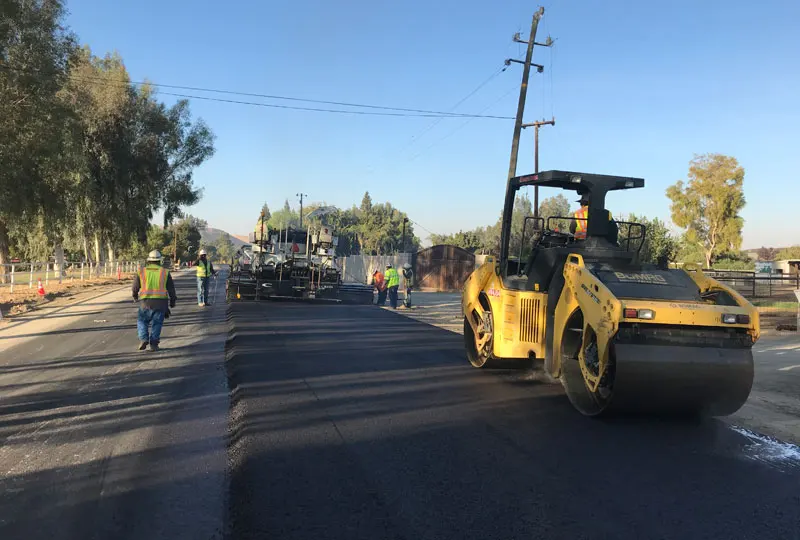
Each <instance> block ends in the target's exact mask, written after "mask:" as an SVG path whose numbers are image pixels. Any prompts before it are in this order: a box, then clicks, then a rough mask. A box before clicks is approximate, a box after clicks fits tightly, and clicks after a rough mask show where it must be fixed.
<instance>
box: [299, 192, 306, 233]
mask: <svg viewBox="0 0 800 540" xmlns="http://www.w3.org/2000/svg"><path fill="white" fill-rule="evenodd" d="M297 196H298V197H300V228H301V229H302V228H303V197H308V195H307V194H306V193H298V194H297Z"/></svg>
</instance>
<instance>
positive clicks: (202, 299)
mask: <svg viewBox="0 0 800 540" xmlns="http://www.w3.org/2000/svg"><path fill="white" fill-rule="evenodd" d="M199 255H200V258H199V259H198V260H197V262H196V263H195V266H196V267H197V305H198V306H201V307H202V306H210V305H211V303H210V302H209V301H208V278H210V277H211V276H216V275H217V271H216V270H214V265H213V264H211V261H209V260H208V256H207V255H206V250H204V249H201V250H200V253H199Z"/></svg>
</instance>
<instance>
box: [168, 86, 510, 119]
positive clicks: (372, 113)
mask: <svg viewBox="0 0 800 540" xmlns="http://www.w3.org/2000/svg"><path fill="white" fill-rule="evenodd" d="M159 94H161V95H165V96H174V97H181V98H186V99H200V100H204V101H217V102H221V103H235V104H238V105H252V106H256V107H268V108H273V109H289V110H294V111H312V112H327V113H339V114H356V115H361V116H404V117H415V118H468V119H470V120H474V119H476V118H483V119H496V120H513V119H512V118H511V117H508V116H487V115H479V114H476V115H464V116H451V115H443V114H441V113H430V114H428V113H403V112H379V111H348V110H344V109H322V108H318V107H298V106H294V105H278V104H277V103H258V102H256V101H241V100H238V99H225V98H218V97H211V96H194V95H189V94H178V93H174V92H159Z"/></svg>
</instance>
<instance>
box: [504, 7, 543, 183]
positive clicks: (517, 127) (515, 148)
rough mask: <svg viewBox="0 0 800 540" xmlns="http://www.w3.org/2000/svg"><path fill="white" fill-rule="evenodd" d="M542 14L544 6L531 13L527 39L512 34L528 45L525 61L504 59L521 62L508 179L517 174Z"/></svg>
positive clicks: (509, 62) (539, 68)
mask: <svg viewBox="0 0 800 540" xmlns="http://www.w3.org/2000/svg"><path fill="white" fill-rule="evenodd" d="M542 15H544V6H542V7H540V8H539V10H538V11H537V12H536V13H534V14H533V21H532V22H531V34H530V36H529V37H528V41H523V40H521V39H520V38H519V36H518V35H517V36H514V41H516V42H517V43H525V44H527V45H528V50H527V52H526V53H525V61H524V62H521V61H519V60H514V59H512V58H509V59H508V60H506V65H509V64H511V62H515V63H518V64H522V84H521V85H520V88H519V102H518V103H517V117H516V119H515V121H514V137H513V138H512V139H511V160H510V162H509V164H508V179H509V180H510V179H512V178H514V177H515V176H516V175H517V158H518V157H519V137H520V134H521V133H522V116H523V114H524V113H525V99H526V98H527V97H528V78H529V77H530V74H531V63H532V61H533V46H534V45H536V44H537V43H536V30H537V28H538V27H539V20H540V19H541V18H542ZM549 44H550V40H549V38H548V42H547V43H538V45H543V46H549ZM536 68H537V70H538V71H539V73H541V72H542V71H543V70H544V67H543V66H540V65H537V66H536Z"/></svg>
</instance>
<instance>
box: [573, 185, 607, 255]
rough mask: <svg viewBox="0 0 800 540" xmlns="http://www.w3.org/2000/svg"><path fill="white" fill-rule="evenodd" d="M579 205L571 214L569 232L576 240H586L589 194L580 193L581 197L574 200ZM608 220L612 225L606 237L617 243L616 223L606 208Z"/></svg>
mask: <svg viewBox="0 0 800 540" xmlns="http://www.w3.org/2000/svg"><path fill="white" fill-rule="evenodd" d="M576 202H577V203H578V204H580V205H581V207H580V208H579V209H578V210H577V211H575V213H574V214H573V215H572V217H573V218H575V219H573V220H572V222H571V223H570V224H569V232H571V233H572V234H573V235H574V236H575V239H576V240H586V231H587V229H588V227H589V195H587V194H582V195H581V198H580V199H578V200H577V201H576ZM606 213H607V214H608V220H609V221H611V222H612V227H611V228H610V230H609V234H608V239H609V241H610V242H612V243H614V244H616V243H617V227H616V223H614V220H613V219H612V217H611V212H609V211H608V210H606Z"/></svg>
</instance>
